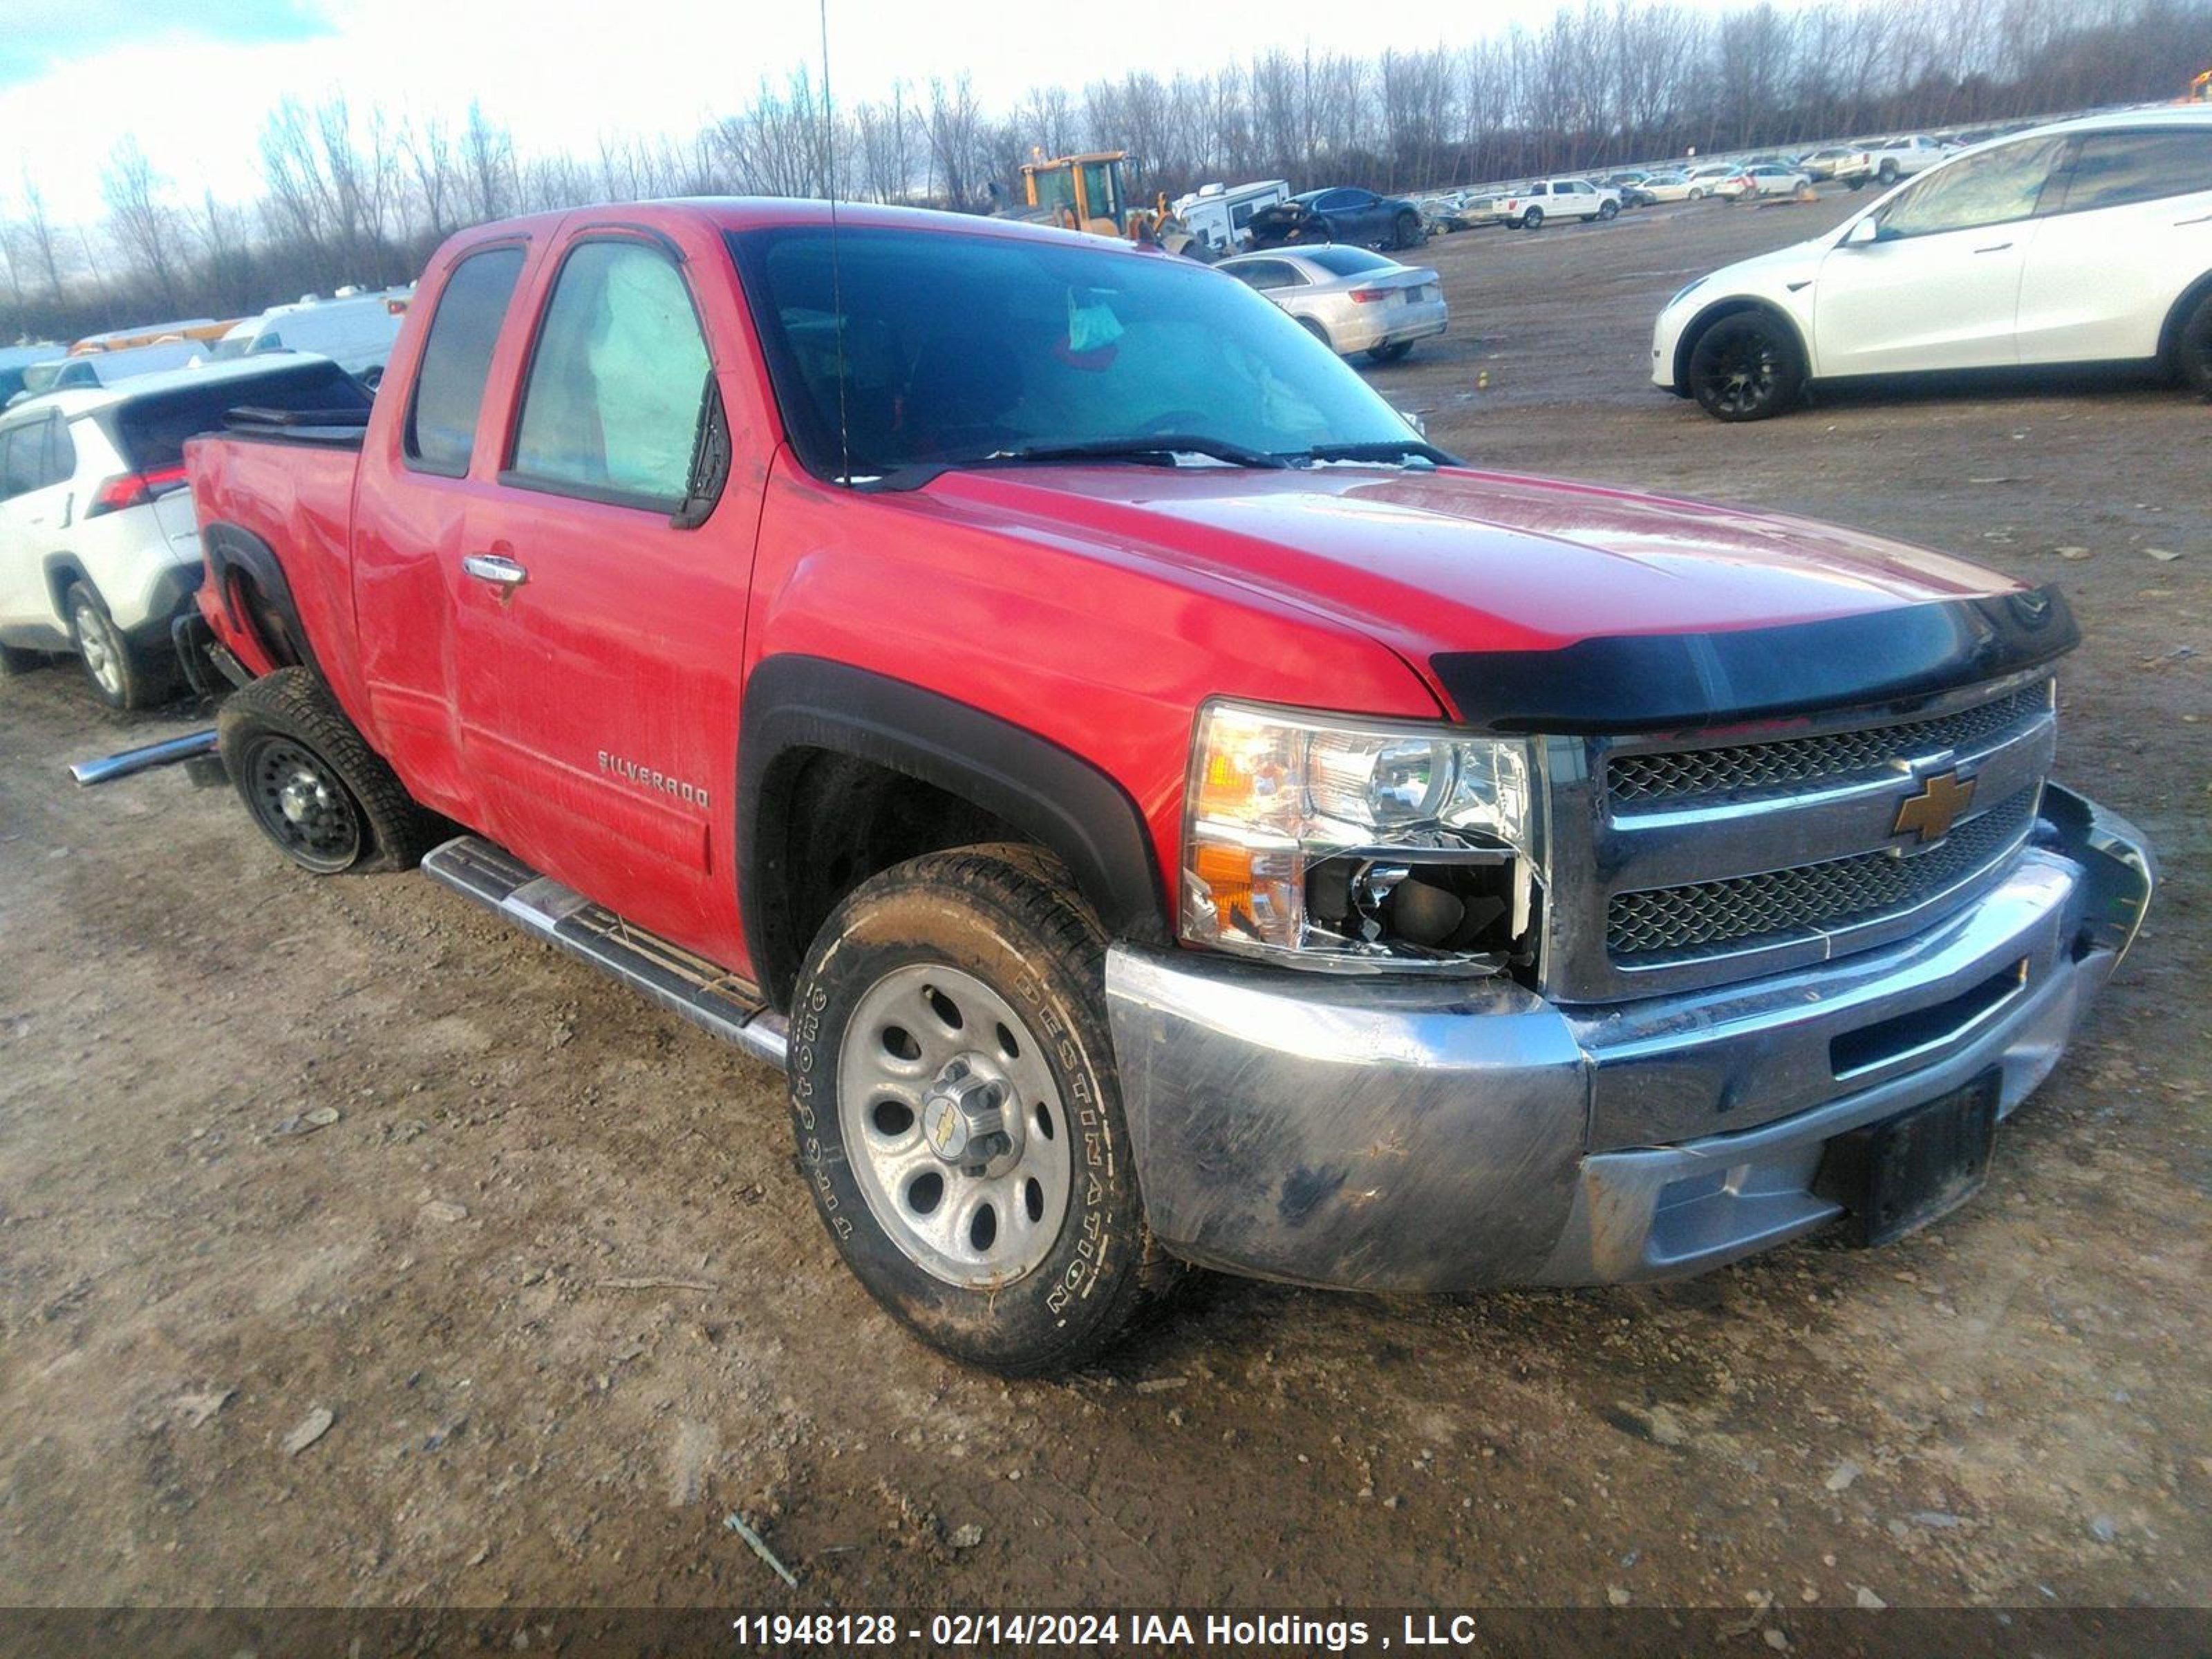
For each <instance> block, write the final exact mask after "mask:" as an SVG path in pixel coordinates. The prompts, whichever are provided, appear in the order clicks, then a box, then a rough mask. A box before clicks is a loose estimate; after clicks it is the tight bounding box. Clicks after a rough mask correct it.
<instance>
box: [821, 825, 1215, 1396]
mask: <svg viewBox="0 0 2212 1659" xmlns="http://www.w3.org/2000/svg"><path fill="white" fill-rule="evenodd" d="M1105 952H1106V938H1105V935H1104V933H1103V932H1102V931H1101V929H1100V927H1099V926H1098V922H1097V919H1096V918H1095V917H1094V916H1093V915H1091V912H1090V911H1089V909H1088V908H1085V906H1084V905H1083V904H1082V903H1081V902H1079V901H1078V900H1076V899H1075V898H1073V896H1071V887H1070V884H1069V878H1068V877H1067V874H1066V872H1065V871H1064V870H1062V869H1061V868H1060V866H1058V865H1057V864H1055V863H1054V861H1052V860H1050V859H1048V857H1046V856H1045V855H1043V854H1039V853H1036V852H1035V851H1033V850H1031V849H1029V848H1020V847H980V848H967V849H964V850H962V851H959V852H952V853H933V854H927V855H926V856H924V857H921V858H918V859H914V860H909V861H908V862H907V863H905V864H902V865H899V866H896V867H895V868H892V869H890V870H887V871H885V872H883V873H882V874H880V875H878V876H876V877H874V878H871V879H870V880H868V881H866V882H864V883H863V884H861V885H860V887H858V888H857V889H855V890H854V891H853V892H852V894H850V895H849V896H848V897H847V898H846V899H845V901H844V902H843V903H842V904H840V905H839V906H838V907H837V909H836V913H835V914H833V915H831V916H830V918H829V921H827V922H826V923H825V924H824V925H823V928H822V930H821V932H820V933H819V934H818V935H817V937H816V939H815V941H814V944H813V946H812V948H811V950H810V951H808V952H807V957H806V961H805V964H804V965H803V967H802V969H801V970H800V974H799V983H798V987H797V989H796V991H795V993H794V994H793V1000H792V1016H791V1056H790V1067H789V1070H790V1096H791V1113H792V1123H793V1130H794V1132H795V1133H796V1135H797V1137H798V1142H799V1167H800V1169H801V1170H803V1171H804V1172H805V1176H806V1179H807V1184H808V1187H809V1188H810V1189H811V1191H812V1193H813V1194H814V1202H815V1207H816V1208H817V1211H818V1212H820V1214H821V1217H822V1220H823V1225H825V1226H827V1227H828V1228H829V1236H830V1237H831V1239H832V1240H833V1241H834V1242H835V1243H836V1247H837V1250H838V1253H839V1254H840V1255H842V1256H843V1257H844V1259H845V1263H846V1265H847V1266H848V1267H850V1268H851V1269H852V1270H853V1272H854V1274H855V1275H856V1276H857V1277H858V1278H859V1279H860V1283H861V1284H862V1285H864V1286H866V1289H867V1291H868V1292H869V1294H870V1295H872V1296H873V1297H875V1298H876V1300H877V1301H878V1302H879V1303H881V1304H883V1306H884V1309H885V1310H887V1311H889V1312H890V1314H891V1315H892V1316H893V1317H895V1318H896V1319H898V1320H899V1321H900V1322H902V1323H903V1324H905V1325H906V1326H907V1327H908V1328H909V1329H910V1330H912V1331H913V1332H914V1333H915V1334H916V1335H917V1336H919V1337H921V1340H923V1341H925V1342H927V1343H928V1344H930V1345H931V1346H933V1347H935V1348H938V1349H939V1350H941V1351H942V1352H945V1353H947V1354H950V1355H951V1357H953V1358H956V1359H958V1360H961V1361H963V1362H964V1363H966V1364H971V1365H980V1366H983V1367H986V1368H987V1369H989V1370H995V1371H1000V1372H1002V1373H1004V1374H1006V1375H1008V1376H1039V1375H1043V1374H1046V1373H1050V1372H1057V1371H1064V1370H1069V1369H1071V1368H1072V1367H1075V1366H1079V1365H1081V1364H1085V1362H1086V1361H1088V1360H1089V1359H1091V1358H1092V1357H1093V1356H1095V1355H1097V1353H1098V1352H1101V1351H1102V1350H1103V1349H1104V1348H1105V1347H1106V1346H1108V1345H1109V1343H1111V1342H1112V1341H1113V1340H1114V1339H1115V1336H1116V1335H1118V1334H1120V1333H1121V1330H1122V1329H1123V1328H1125V1327H1126V1326H1127V1324H1128V1322H1129V1321H1130V1320H1131V1319H1132V1317H1133V1316H1135V1315H1136V1314H1137V1313H1138V1311H1139V1309H1140V1308H1141V1307H1142V1306H1143V1305H1144V1304H1146V1303H1147V1302H1148V1301H1150V1300H1151V1299H1152V1298H1153V1297H1156V1296H1157V1295H1158V1293H1160V1292H1161V1291H1164V1289H1165V1288H1166V1287H1167V1285H1169V1284H1170V1283H1171V1282H1172V1279H1173V1277H1174V1273H1175V1267H1174V1264H1173V1263H1172V1262H1171V1261H1169V1260H1168V1258H1166V1257H1165V1256H1164V1255H1161V1253H1160V1251H1159V1249H1158V1245H1157V1244H1156V1243H1154V1242H1153V1240H1152V1235H1151V1233H1150V1231H1148V1230H1147V1229H1146V1225H1145V1214H1144V1205H1143V1201H1142V1200H1141V1198H1140V1197H1139V1193H1138V1190H1137V1178H1136V1172H1135V1168H1134V1166H1133V1163H1132V1156H1131V1147H1130V1144H1129V1134H1128V1127H1127V1123H1126V1121H1124V1119H1123V1116H1122V1112H1121V1087H1120V1082H1119V1079H1118V1076H1117V1073H1116V1071H1115V1062H1114V1049H1113V1044H1112V1041H1111V1039H1110V1037H1109V1034H1108V1031H1107V1027H1106V1016H1105V998H1104V994H1103V982H1104V972H1105V966H1104V964H1105Z"/></svg>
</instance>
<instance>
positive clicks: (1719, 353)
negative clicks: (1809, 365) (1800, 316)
mask: <svg viewBox="0 0 2212 1659" xmlns="http://www.w3.org/2000/svg"><path fill="white" fill-rule="evenodd" d="M1690 390H1691V392H1692V394H1693V395H1694V396H1695V397H1696V398H1697V400H1698V406H1699V408H1700V409H1702V410H1705V413H1706V414H1708V415H1710V416H1712V417H1713V418H1714V419H1715V420H1717V421H1764V420H1766V419H1768V418H1770V417H1771V416H1776V415H1779V414H1781V413H1783V412H1784V410H1788V409H1790V408H1791V407H1792V406H1793V405H1795V404H1796V403H1797V401H1798V400H1799V398H1802V397H1803V396H1804V392H1805V360H1804V356H1803V355H1802V353H1801V352H1800V351H1799V349H1798V347H1797V339H1796V336H1795V335H1794V334H1792V333H1791V332H1790V330H1789V328H1788V327H1787V326H1786V325H1784V324H1783V323H1782V322H1780V321H1779V320H1778V319H1775V318H1772V317H1769V316H1767V315H1765V313H1761V312H1756V311H1749V312H1738V313H1736V314H1735V315H1734V316H1732V317H1723V318H1722V319H1720V321H1718V322H1717V323H1715V324H1714V325H1712V326H1711V328H1709V329H1707V330H1706V331H1705V332H1704V333H1703V334H1702V335H1700V336H1699V337H1698V343H1697V345H1696V346H1695V348H1693V349H1692V351H1691V353H1690Z"/></svg>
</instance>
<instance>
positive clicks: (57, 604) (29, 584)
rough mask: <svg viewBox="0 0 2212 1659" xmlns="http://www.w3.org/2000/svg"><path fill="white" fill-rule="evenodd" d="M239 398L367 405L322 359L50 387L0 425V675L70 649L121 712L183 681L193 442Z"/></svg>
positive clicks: (270, 403)
mask: <svg viewBox="0 0 2212 1659" xmlns="http://www.w3.org/2000/svg"><path fill="white" fill-rule="evenodd" d="M240 405H251V406H253V407H257V408H263V409H282V410H296V411H306V410H361V409H366V408H367V407H368V392H366V391H364V390H363V389H362V386H361V385H360V383H359V382H358V381H356V380H354V379H353V378H352V377H351V376H350V375H349V374H346V373H345V371H344V370H343V369H341V368H338V366H337V364H335V363H333V362H330V361H329V360H328V359H326V358H321V357H301V358H292V359H287V360H282V361H278V362H270V361H268V360H266V359H264V360H263V361H260V362H237V363H220V364H210V365H208V366H206V367H204V368H191V369H177V370H172V371H169V372H167V373H163V374H144V375H140V376H138V377H137V378H135V379H132V380H125V381H122V382H120V383H118V385H115V386H103V387H98V388H90V389H85V390H72V391H65V392H49V393H47V394H46V395H45V396H43V397H39V398H33V399H31V400H30V401H28V402H27V403H23V404H17V405H16V406H15V408H13V409H11V410H9V411H8V412H7V414H6V415H5V416H3V417H0V671H5V672H8V673H19V672H21V671H24V670H26V669H28V668H32V667H34V666H36V665H39V664H40V662H42V661H43V660H44V659H46V657H47V656H49V655H52V654H54V653H64V652H66V653H73V654H74V655H76V657H77V658H79V659H81V660H82V662H83V664H84V670H85V673H86V675H87V677H88V678H89V679H90V680H91V681H92V684H93V689H94V690H95V691H97V692H98V693H99V694H100V697H101V698H102V699H103V700H104V701H106V702H108V703H110V704H112V706H114V707H115V708H146V707H148V706H149V705H151V704H153V703H156V702H161V700H162V699H163V698H164V697H166V696H168V695H169V694H170V693H171V692H172V691H173V690H174V689H175V684H176V672H175V669H176V658H175V655H174V649H173V647H172V645H171V643H170V624H171V623H172V622H173V621H174V620H175V619H176V618H177V617H179V616H180V615H183V614H184V613H185V611H186V609H187V608H188V607H189V605H191V596H192V594H193V592H194V591H195V590H196V589H197V587H198V586H199V583H200V575H201V572H202V568H203V567H202V564H201V559H200V542H199V531H198V526H197V525H196V524H195V523H194V522H193V519H192V500H191V492H190V491H189V490H187V489H185V453H184V446H185V439H187V438H190V437H191V436H193V435H196V434H197V433H201V432H207V431H211V430H213V429H215V428H217V427H219V426H221V425H222V417H223V414H224V411H226V410H230V409H233V408H236V407H238V406H240Z"/></svg>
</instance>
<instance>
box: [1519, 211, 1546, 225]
mask: <svg viewBox="0 0 2212 1659" xmlns="http://www.w3.org/2000/svg"><path fill="white" fill-rule="evenodd" d="M1521 228H1522V229H1523V230H1541V229H1543V228H1544V210H1543V209H1541V208H1530V209H1529V210H1528V212H1526V213H1524V214H1522V216H1521Z"/></svg>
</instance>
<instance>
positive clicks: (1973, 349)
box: [1813, 137, 2065, 376]
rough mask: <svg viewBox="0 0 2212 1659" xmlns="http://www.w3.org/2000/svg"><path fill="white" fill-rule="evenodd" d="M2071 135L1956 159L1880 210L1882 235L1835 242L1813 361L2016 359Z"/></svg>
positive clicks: (1938, 365)
mask: <svg viewBox="0 0 2212 1659" xmlns="http://www.w3.org/2000/svg"><path fill="white" fill-rule="evenodd" d="M2064 147H2065V140H2064V139H2063V138H2057V137H2052V138H2034V139H2027V140H2023V141H2022V142H2021V143H2014V144H2004V145H2001V146H1999V147H1998V148H1996V149H1991V150H1986V151H1984V152H1983V153H1982V154H1980V155H1974V156H1969V157H1967V158H1966V159H1965V160H1963V161H1955V162H1954V163H1952V164H1951V165H1950V166H1948V167H1943V168H1942V169H1940V170H1938V171H1936V172H1933V173H1929V175H1928V176H1927V177H1926V178H1925V179H1922V180H1921V181H1920V182H1918V183H1917V184H1914V185H1908V186H1907V187H1906V188H1905V189H1904V190H1903V191H1899V193H1898V194H1897V195H1896V196H1894V197H1892V198H1891V199H1890V201H1889V202H1888V203H1887V204H1886V205H1885V206H1884V207H1882V208H1881V209H1880V210H1877V212H1876V214H1875V226H1876V233H1875V234H1876V240H1873V241H1867V242H1851V241H1848V240H1846V241H1842V242H1838V243H1837V244H1836V245H1835V246H1833V247H1832V248H1830V249H1829V251H1828V253H1827V255H1826V258H1824V259H1823V260H1822V261H1821V263H1820V277H1819V285H1818V288H1817V289H1816V291H1815V294H1814V302H1813V335H1814V339H1813V355H1814V374H1820V375H1825V376H1836V375H1850V374H1893V373H1901V372H1906V371H1911V370H1919V369H1950V368H1998V367H2003V366H2006V365H2009V364H2011V363H2014V362H2017V361H2018V355H2017V350H2016V348H2015V343H2014V327H2015V322H2016V320H2017V319H2018V316H2019V311H2020V293H2021V271H2022V270H2023V269H2024V268H2025V266H2026V264H2027V250H2028V246H2029V244H2030V243H2031V242H2032V241H2033V240H2034V236H2035V232H2036V230H2037V225H2036V222H2035V217H2034V216H2035V213H2036V211H2037V204H2038V203H2039V200H2040V198H2041V197H2042V193H2043V189H2044V185H2045V183H2046V182H2047V181H2048V180H2049V179H2050V177H2051V171H2052V169H2053V168H2054V167H2056V166H2057V162H2058V160H2059V158H2060V156H2061V155H2062V154H2063V150H2064Z"/></svg>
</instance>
